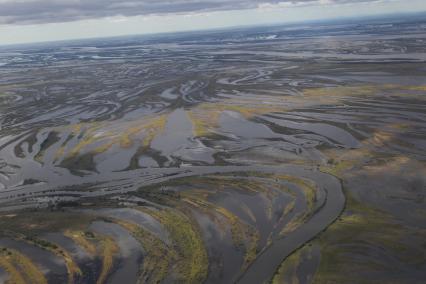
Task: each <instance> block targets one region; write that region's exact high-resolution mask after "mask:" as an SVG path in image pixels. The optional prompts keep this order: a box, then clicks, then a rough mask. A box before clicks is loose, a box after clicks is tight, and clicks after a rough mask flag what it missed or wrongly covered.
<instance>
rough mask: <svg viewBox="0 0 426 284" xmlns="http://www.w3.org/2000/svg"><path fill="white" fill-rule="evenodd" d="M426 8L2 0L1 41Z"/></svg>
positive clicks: (400, 1) (222, 0)
mask: <svg viewBox="0 0 426 284" xmlns="http://www.w3.org/2000/svg"><path fill="white" fill-rule="evenodd" d="M420 11H426V0H293V1H287V0H234V1H233V0H139V1H137V0H121V1H119V0H0V44H10V43H22V42H39V41H51V40H63V39H74V38H89V37H103V36H117V35H127V34H147V33H158V32H170V31H182V30H197V29H211V28H221V27H228V26H239V25H256V24H270V23H286V22H297V21H306V20H317V19H328V18H330V19H331V18H341V17H354V16H368V15H378V14H388V13H398V12H420Z"/></svg>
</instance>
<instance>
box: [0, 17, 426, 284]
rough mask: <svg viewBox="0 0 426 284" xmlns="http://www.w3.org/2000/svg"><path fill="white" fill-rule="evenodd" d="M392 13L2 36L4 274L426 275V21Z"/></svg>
mask: <svg viewBox="0 0 426 284" xmlns="http://www.w3.org/2000/svg"><path fill="white" fill-rule="evenodd" d="M383 21H385V20H383ZM387 21H390V22H389V23H388V22H386V23H383V22H380V23H379V22H373V23H367V22H366V23H364V24H337V23H334V24H329V25H327V24H324V25H319V26H315V29H314V30H315V33H313V32H312V28H313V27H309V26H304V27H300V28H295V27H291V28H290V27H285V26H284V27H283V26H280V27H263V28H253V29H238V30H229V31H216V32H210V33H206V34H203V33H189V34H185V33H182V34H176V35H167V36H166V35H165V36H150V37H148V36H145V37H125V38H118V39H117V38H115V39H114V38H113V39H97V40H84V41H74V42H65V43H51V44H40V45H35V46H15V47H1V48H0V283H176V282H178V283H269V282H271V283H357V284H358V283H423V282H424V279H426V272H425V271H426V257H425V256H426V246H425V241H424V240H425V239H426V218H425V216H426V205H425V202H426V199H425V197H426V108H425V105H426V76H424V72H425V70H426V69H425V64H426V46H425V42H426V33H425V31H424V26H425V25H426V22H422V21H420V20H414V19H412V20H406V21H403V22H401V21H398V22H393V21H392V20H387Z"/></svg>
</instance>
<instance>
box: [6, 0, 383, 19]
mask: <svg viewBox="0 0 426 284" xmlns="http://www.w3.org/2000/svg"><path fill="white" fill-rule="evenodd" d="M375 1H377V0H293V1H289V0H139V1H137V0H0V24H36V23H55V22H68V21H76V20H82V19H96V18H103V17H113V16H125V17H126V16H137V15H152V14H169V13H194V12H210V11H220V10H239V9H251V8H274V7H292V6H303V5H330V4H335V3H347V2H355V3H359V2H375ZM379 1H386V0H379Z"/></svg>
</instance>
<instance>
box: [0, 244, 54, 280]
mask: <svg viewBox="0 0 426 284" xmlns="http://www.w3.org/2000/svg"><path fill="white" fill-rule="evenodd" d="M0 267H2V268H3V269H4V270H5V271H6V272H7V273H8V275H9V279H8V280H7V281H6V284H25V283H34V284H47V280H46V278H45V277H44V275H43V273H42V272H41V271H40V269H39V268H38V267H37V266H36V265H35V264H33V262H32V261H31V260H30V259H29V258H28V257H27V256H25V255H23V254H21V253H19V252H18V251H16V250H13V249H10V248H0Z"/></svg>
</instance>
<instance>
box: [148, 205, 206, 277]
mask: <svg viewBox="0 0 426 284" xmlns="http://www.w3.org/2000/svg"><path fill="white" fill-rule="evenodd" d="M146 212H148V213H149V214H150V215H151V216H153V217H154V218H156V219H157V220H158V221H159V222H160V223H161V224H163V225H164V227H165V228H166V229H167V231H168V232H169V234H170V238H171V241H172V242H173V248H174V250H175V251H176V256H177V261H176V264H175V267H174V271H175V272H176V279H177V280H176V281H183V282H185V283H200V282H202V281H203V280H204V279H205V278H206V277H207V271H208V258H207V252H206V250H205V247H204V243H203V240H202V239H201V236H200V233H199V231H198V229H197V227H196V226H195V225H194V222H193V221H192V220H191V219H190V217H188V216H186V215H184V214H183V213H180V212H176V211H175V210H172V209H161V210H151V209H150V210H148V211H146Z"/></svg>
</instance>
